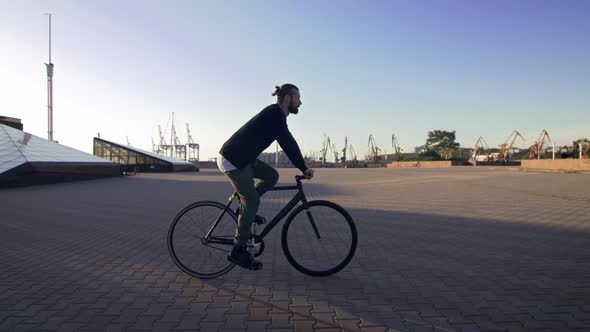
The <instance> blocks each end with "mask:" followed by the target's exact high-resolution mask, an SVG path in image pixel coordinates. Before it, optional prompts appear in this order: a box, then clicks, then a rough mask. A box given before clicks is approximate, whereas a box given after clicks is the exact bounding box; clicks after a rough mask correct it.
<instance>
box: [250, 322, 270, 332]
mask: <svg viewBox="0 0 590 332" xmlns="http://www.w3.org/2000/svg"><path fill="white" fill-rule="evenodd" d="M246 325H247V331H248V332H260V331H266V327H267V326H268V325H270V321H250V320H249V321H246Z"/></svg>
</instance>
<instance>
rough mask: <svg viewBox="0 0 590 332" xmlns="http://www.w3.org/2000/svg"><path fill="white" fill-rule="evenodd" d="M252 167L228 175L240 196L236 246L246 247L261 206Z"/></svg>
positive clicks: (235, 238) (235, 237) (230, 172)
mask: <svg viewBox="0 0 590 332" xmlns="http://www.w3.org/2000/svg"><path fill="white" fill-rule="evenodd" d="M253 173H254V172H253V167H252V165H248V166H246V167H244V168H242V169H236V170H233V171H229V172H227V173H226V176H227V177H228V178H229V179H230V182H231V184H232V186H233V188H234V190H235V191H236V192H237V193H238V195H239V196H240V210H241V212H240V214H239V216H238V227H237V229H236V234H235V236H234V244H235V245H238V246H245V245H246V243H247V242H248V240H249V239H250V233H251V227H252V222H253V221H254V217H255V216H256V212H257V211H258V206H259V205H260V198H259V197H258V193H257V192H256V188H254V174H253Z"/></svg>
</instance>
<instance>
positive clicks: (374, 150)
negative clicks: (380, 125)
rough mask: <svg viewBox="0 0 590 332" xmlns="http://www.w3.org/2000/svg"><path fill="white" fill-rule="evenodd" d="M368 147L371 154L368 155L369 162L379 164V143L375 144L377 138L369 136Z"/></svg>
mask: <svg viewBox="0 0 590 332" xmlns="http://www.w3.org/2000/svg"><path fill="white" fill-rule="evenodd" d="M367 147H368V148H369V154H368V155H367V161H368V162H372V163H377V162H379V151H381V149H379V148H378V147H377V143H375V138H374V137H373V135H372V134H371V135H369V142H368V143H367Z"/></svg>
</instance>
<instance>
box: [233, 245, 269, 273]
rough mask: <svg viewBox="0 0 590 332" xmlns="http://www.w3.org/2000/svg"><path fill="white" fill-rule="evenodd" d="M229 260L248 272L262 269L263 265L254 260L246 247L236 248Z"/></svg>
mask: <svg viewBox="0 0 590 332" xmlns="http://www.w3.org/2000/svg"><path fill="white" fill-rule="evenodd" d="M227 260H228V261H230V262H232V263H234V264H236V265H238V266H240V267H243V268H244V269H247V270H253V271H255V270H260V269H262V263H261V262H259V261H257V260H255V259H254V258H252V255H250V253H249V252H248V250H247V249H246V247H245V246H234V248H233V249H232V251H231V253H230V254H229V255H227Z"/></svg>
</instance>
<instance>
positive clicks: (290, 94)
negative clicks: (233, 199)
mask: <svg viewBox="0 0 590 332" xmlns="http://www.w3.org/2000/svg"><path fill="white" fill-rule="evenodd" d="M272 95H273V96H277V103H276V104H272V105H269V106H267V107H265V108H264V109H263V110H262V111H260V112H259V113H258V114H257V115H255V116H254V117H253V118H252V119H250V120H249V121H248V122H246V124H244V125H243V126H242V127H241V128H240V129H239V130H238V131H237V132H235V133H234V134H233V135H232V136H231V137H230V138H229V139H228V140H227V142H225V143H224V144H223V146H222V147H221V150H220V151H219V157H218V158H217V166H218V167H219V169H220V170H221V171H222V172H223V173H224V174H225V175H226V176H227V177H228V179H229V181H230V183H231V185H232V187H233V188H234V190H235V191H236V192H237V193H238V196H239V198H240V204H239V207H238V211H239V214H238V226H237V228H236V232H235V236H234V247H233V249H232V251H231V253H230V254H229V255H228V256H227V258H228V260H229V261H230V262H232V263H234V264H236V265H239V266H241V267H243V268H246V269H250V270H259V269H260V268H262V264H261V263H260V262H259V261H256V260H254V258H253V257H252V255H251V254H250V252H248V250H247V243H248V240H249V239H250V236H251V227H252V223H253V222H255V219H256V221H259V220H261V217H259V216H257V215H256V212H257V211H258V207H259V205H260V196H262V195H263V194H264V193H265V192H266V191H268V190H269V189H271V188H272V187H273V186H274V185H275V184H276V183H277V181H278V179H279V173H278V172H277V171H276V170H275V169H274V168H272V167H271V166H269V165H267V164H265V163H264V162H262V161H260V160H258V159H257V157H258V156H259V155H260V154H261V153H262V151H264V150H266V149H267V148H268V147H269V146H270V145H271V144H272V143H273V142H274V141H275V140H276V141H277V142H278V143H279V145H280V146H281V148H282V149H283V151H284V152H285V153H286V154H287V157H289V159H290V160H291V162H292V163H293V164H294V165H295V166H296V167H297V168H299V169H300V170H301V172H303V175H304V176H305V177H306V178H307V179H311V178H312V177H313V169H310V168H307V166H305V161H304V159H303V156H302V155H301V150H300V149H299V146H298V145H297V142H296V141H295V138H293V135H291V132H290V131H289V128H288V127H287V116H289V114H290V113H293V114H297V113H298V112H299V106H301V96H300V94H299V89H298V88H297V87H296V86H295V85H293V84H284V85H282V86H281V87H278V86H277V87H276V90H275V92H274V93H273V94H272ZM255 178H256V179H259V181H258V182H257V183H256V184H254V179H255Z"/></svg>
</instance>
